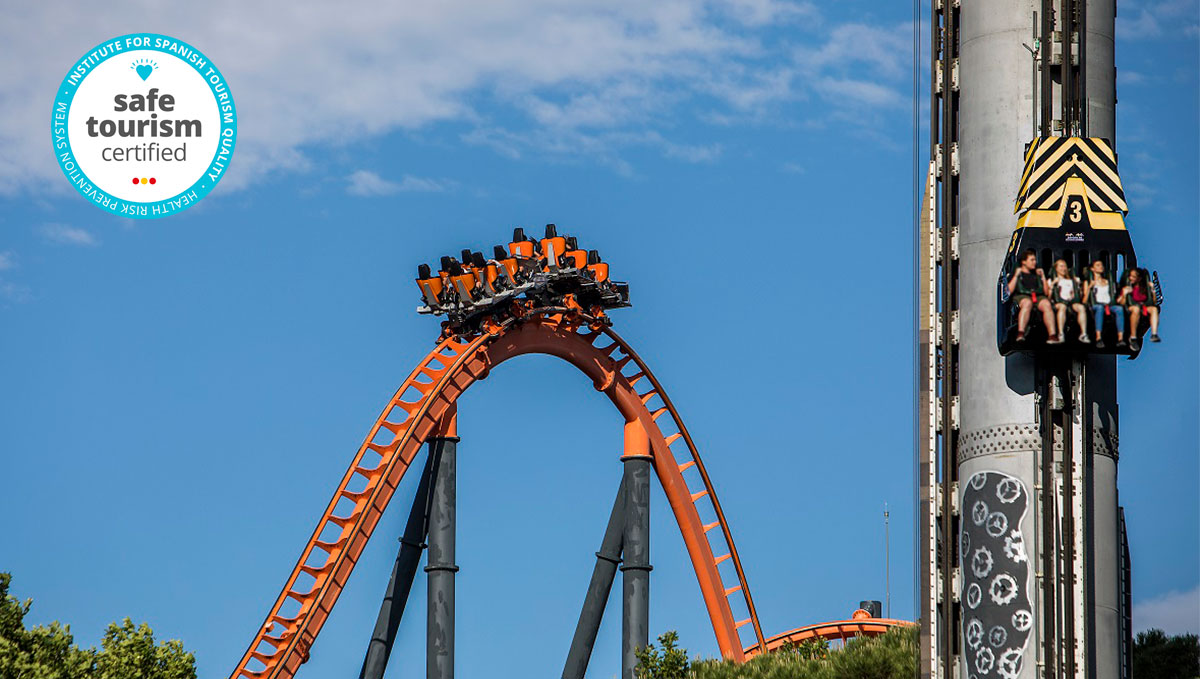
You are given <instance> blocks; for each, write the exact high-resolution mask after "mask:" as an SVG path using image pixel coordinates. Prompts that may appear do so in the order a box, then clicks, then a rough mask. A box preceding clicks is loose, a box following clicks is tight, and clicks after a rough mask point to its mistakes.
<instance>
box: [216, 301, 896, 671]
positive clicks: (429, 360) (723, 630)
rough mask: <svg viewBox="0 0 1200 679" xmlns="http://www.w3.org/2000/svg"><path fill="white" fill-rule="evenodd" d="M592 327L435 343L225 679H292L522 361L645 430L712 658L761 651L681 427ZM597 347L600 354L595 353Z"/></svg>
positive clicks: (623, 355) (651, 382)
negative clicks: (401, 495)
mask: <svg viewBox="0 0 1200 679" xmlns="http://www.w3.org/2000/svg"><path fill="white" fill-rule="evenodd" d="M592 320H593V319H590V318H589V317H587V316H586V315H583V314H580V313H573V312H569V310H567V309H563V308H558V307H555V308H547V309H540V310H535V311H534V312H531V313H529V314H528V316H526V317H525V318H524V319H522V320H519V321H517V320H510V321H508V322H506V323H505V324H504V325H502V326H500V327H498V328H494V329H493V330H492V331H491V332H490V333H488V334H484V335H480V336H478V337H475V338H474V339H471V340H470V341H459V340H457V339H455V338H448V339H444V340H443V341H441V342H440V343H439V344H438V345H437V347H436V348H435V349H434V350H433V351H432V352H430V353H429V354H428V355H427V356H426V357H425V358H424V359H422V360H421V362H420V363H419V364H418V365H417V367H416V368H415V369H414V370H413V372H412V373H411V374H410V375H409V376H408V379H406V380H405V381H404V382H403V383H402V384H401V385H400V388H399V389H398V390H397V391H396V394H395V395H394V396H393V397H392V398H391V400H390V401H388V403H387V405H386V406H385V407H384V409H383V412H382V414H380V416H379V418H378V419H376V421H375V424H374V425H373V426H372V427H371V429H370V431H369V433H368V434H367V437H366V440H365V441H363V444H362V446H361V447H360V448H359V449H358V452H357V453H356V454H355V456H354V458H353V460H352V461H351V463H350V467H349V469H347V471H346V474H345V475H344V476H343V477H342V480H341V482H340V483H339V484H338V487H337V489H336V490H335V491H334V494H333V498H332V499H331V500H330V501H329V504H328V506H327V507H326V508H325V511H324V512H323V513H322V514H321V517H320V519H319V520H318V521H317V526H316V529H315V530H314V531H313V534H312V537H310V538H309V540H308V542H307V543H306V544H305V546H304V549H303V550H302V551H301V553H300V558H299V560H298V561H297V563H296V566H295V568H293V569H292V572H291V574H290V575H289V576H288V579H287V581H286V583H285V584H284V587H283V590H282V591H281V592H280V594H279V596H278V598H277V599H276V600H275V603H274V604H273V605H272V606H271V609H270V611H269V612H268V613H267V617H266V619H265V620H264V622H263V624H262V625H261V626H260V627H259V628H258V630H256V632H255V635H254V638H253V640H252V641H251V643H250V646H249V648H248V649H247V650H246V653H245V655H243V656H242V659H241V661H240V662H239V663H238V665H237V667H236V668H235V669H234V671H233V673H232V674H231V675H230V676H231V679H242V678H246V679H290V678H291V677H293V676H295V674H296V672H297V670H299V668H300V665H301V664H303V663H304V662H305V661H306V660H307V659H308V655H309V652H310V649H311V648H312V645H313V643H314V642H315V641H316V639H317V635H318V634H319V633H320V631H321V628H322V627H323V626H324V624H325V621H326V620H327V619H328V617H329V614H330V613H331V611H332V610H333V606H334V604H336V603H337V599H338V597H339V595H340V594H341V592H342V589H343V587H345V584H346V581H347V580H348V579H349V577H350V573H351V572H352V571H353V570H354V566H355V564H356V563H357V562H358V559H359V557H360V556H361V555H362V552H363V549H364V548H365V547H366V544H367V540H368V539H370V537H371V534H372V532H373V531H374V530H375V526H376V524H378V522H379V519H380V517H381V516H382V515H383V512H384V510H385V509H386V508H387V505H388V503H389V502H390V501H391V499H392V495H393V494H394V493H395V491H396V488H397V487H398V486H399V485H400V482H401V480H402V479H403V478H404V475H405V473H406V472H407V471H408V468H409V467H410V466H411V465H412V462H413V460H414V459H415V458H416V456H417V454H418V453H419V452H420V449H421V446H422V445H423V444H424V443H425V440H426V439H427V438H429V437H430V436H432V435H436V434H437V433H438V428H439V427H441V426H444V425H443V424H442V423H443V422H445V421H447V419H446V417H447V415H448V414H450V413H452V412H454V408H455V403H456V401H457V400H458V397H459V396H460V395H461V394H462V393H463V392H465V391H466V390H467V389H468V388H469V387H470V386H471V385H472V384H474V383H475V382H476V381H478V380H482V379H484V378H486V377H487V375H488V373H489V372H490V371H491V369H492V368H494V367H495V366H498V365H499V364H501V363H503V362H504V361H506V360H508V359H510V358H513V357H515V356H520V355H524V354H546V355H550V356H557V357H559V358H561V359H563V360H565V361H567V362H568V363H571V364H572V365H574V366H575V367H576V368H578V369H579V370H580V371H581V372H583V373H584V374H585V375H587V376H588V377H589V378H591V380H592V384H593V386H594V387H595V388H596V390H598V391H600V392H602V393H604V394H605V395H606V396H608V398H609V400H611V401H612V403H613V405H614V406H616V408H617V410H618V411H619V412H620V413H621V414H622V415H623V416H624V418H625V421H626V422H627V423H633V422H636V423H638V424H640V425H641V426H642V428H644V429H645V431H646V433H647V434H648V436H649V440H650V447H651V453H652V455H653V457H654V468H655V471H656V473H657V475H658V479H659V482H660V483H661V485H662V488H663V491H664V492H665V494H666V497H667V501H668V504H670V506H671V511H672V512H673V514H674V516H675V520H676V522H677V524H678V525H679V530H680V533H681V534H682V536H683V541H684V545H685V546H686V548H687V551H688V555H689V557H690V559H691V562H692V567H693V569H694V571H695V574H696V579H697V581H698V582H699V585H700V591H701V594H702V595H703V598H704V603H705V607H706V609H707V611H708V615H709V618H710V620H711V621H712V625H713V631H714V633H715V634H716V638H717V645H718V647H719V649H720V651H721V654H722V655H723V656H724V657H726V658H729V659H732V660H739V661H740V660H744V659H745V658H746V656H747V655H748V654H750V653H753V652H755V651H752V650H751V649H760V648H764V647H769V641H768V640H766V639H765V638H764V637H763V634H762V628H761V626H760V625H759V621H758V614H757V612H756V610H755V608H754V602H753V599H752V598H751V597H750V589H749V586H748V585H747V583H746V576H745V572H744V570H743V568H742V562H741V558H740V557H739V556H738V553H737V550H736V548H735V547H734V544H733V535H732V533H731V532H730V529H729V525H728V523H727V522H726V520H725V515H724V512H723V511H722V509H721V505H720V503H719V502H718V500H717V494H716V491H715V489H714V488H713V485H712V481H711V479H710V478H709V476H708V472H707V470H706V469H705V466H704V462H703V461H702V460H701V458H700V455H699V452H698V451H697V450H696V446H695V444H694V442H693V441H692V438H691V436H690V435H689V434H688V431H687V428H686V427H685V426H684V424H683V421H682V419H680V417H679V414H678V413H677V412H676V410H675V408H674V406H673V405H672V403H671V401H670V399H669V398H668V397H667V395H666V392H665V391H664V390H663V388H662V385H661V384H660V383H659V382H658V380H657V379H655V377H654V375H653V374H652V373H651V372H650V370H649V368H648V367H647V366H646V364H645V363H644V362H643V361H642V360H641V358H640V357H638V355H637V354H636V353H635V352H634V351H633V349H632V348H631V347H630V346H629V345H628V344H627V343H626V342H625V341H624V340H622V339H621V338H620V337H619V336H618V335H617V334H616V333H615V332H613V331H612V330H611V329H610V328H608V327H605V326H603V325H602V324H593V325H594V326H595V327H594V328H589V327H588V323H589V322H590V321H592ZM600 340H605V342H604V343H603V346H597V342H599V341H600ZM639 385H640V386H639ZM664 415H666V416H668V417H666V418H665V419H664V418H663V416H664ZM677 454H678V457H677ZM739 618H740V619H739ZM872 622H883V621H872ZM747 626H749V628H750V629H752V630H753V633H754V640H755V642H756V643H755V645H753V646H751V647H750V649H743V643H744V642H743V641H742V639H741V637H740V634H741V632H740V631H739V630H741V629H742V628H744V627H747ZM804 629H808V628H804ZM797 632H799V630H797ZM789 634H791V633H789ZM779 643H780V644H782V643H784V642H782V641H781V642H779Z"/></svg>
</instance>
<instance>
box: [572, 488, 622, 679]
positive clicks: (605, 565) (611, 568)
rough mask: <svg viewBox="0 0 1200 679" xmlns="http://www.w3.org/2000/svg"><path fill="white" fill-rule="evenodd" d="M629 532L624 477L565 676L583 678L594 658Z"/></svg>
mask: <svg viewBox="0 0 1200 679" xmlns="http://www.w3.org/2000/svg"><path fill="white" fill-rule="evenodd" d="M624 533H625V481H624V479H623V478H622V480H621V485H620V488H618V489H617V498H616V499H615V500H613V508H612V513H611V514H609V515H608V528H606V529H605V531H604V540H603V541H602V542H601V543H600V551H598V552H596V566H595V568H593V569H592V581H591V582H590V583H588V590H587V596H585V597H584V599H583V610H581V611H580V612H579V623H578V624H577V625H575V636H574V637H572V638H571V650H570V651H569V652H568V653H567V664H566V665H565V666H564V667H563V673H562V676H563V679H583V675H584V674H585V673H586V672H587V666H588V661H589V660H591V658H592V647H593V646H594V645H595V644H596V633H597V632H599V631H600V621H601V619H603V618H604V607H605V604H607V603H608V594H609V592H611V591H612V584H613V578H614V577H615V576H616V574H617V565H618V564H620V563H621V543H622V541H623V538H624Z"/></svg>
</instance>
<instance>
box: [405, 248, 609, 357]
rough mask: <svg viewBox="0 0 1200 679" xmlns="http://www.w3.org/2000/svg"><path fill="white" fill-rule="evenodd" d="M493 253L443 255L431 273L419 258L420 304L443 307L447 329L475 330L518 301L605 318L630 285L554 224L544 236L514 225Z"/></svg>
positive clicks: (422, 309) (437, 311) (432, 309)
mask: <svg viewBox="0 0 1200 679" xmlns="http://www.w3.org/2000/svg"><path fill="white" fill-rule="evenodd" d="M492 253H493V257H492V259H487V258H486V257H484V255H483V253H482V252H472V251H470V250H463V251H462V252H461V253H460V255H461V256H460V258H458V259H456V258H454V257H451V256H445V257H442V259H441V266H440V269H439V270H438V272H437V273H436V274H435V273H434V272H433V270H432V268H431V267H430V266H429V265H428V264H421V265H420V266H418V267H417V287H419V288H420V290H421V299H422V302H423V304H422V305H421V306H418V307H417V312H418V313H422V314H434V315H445V316H446V318H447V329H448V330H449V331H450V332H453V333H454V334H457V335H473V334H478V333H480V332H482V331H483V329H484V327H485V324H486V323H487V322H488V321H492V322H501V321H503V320H505V319H506V318H507V317H510V316H512V315H514V314H516V313H519V312H520V311H519V310H520V309H522V308H537V307H563V308H572V309H578V310H582V311H586V312H588V313H589V314H591V315H592V316H596V317H598V318H601V319H604V320H605V321H606V319H605V317H604V311H605V310H607V309H616V308H621V307H627V306H629V285H628V284H627V283H623V282H617V281H613V280H610V279H609V275H608V264H606V263H604V262H603V261H601V259H600V254H599V253H598V252H596V251H595V250H590V251H586V250H582V249H580V248H579V245H578V242H577V240H576V239H575V237H574V236H559V235H558V229H557V227H555V225H553V224H548V225H546V233H545V237H544V238H541V239H533V238H530V237H528V236H526V235H525V230H524V229H522V228H517V229H514V231H513V238H512V241H511V242H510V243H509V244H508V247H507V248H505V247H504V246H501V245H497V246H495V247H494V248H493V250H492Z"/></svg>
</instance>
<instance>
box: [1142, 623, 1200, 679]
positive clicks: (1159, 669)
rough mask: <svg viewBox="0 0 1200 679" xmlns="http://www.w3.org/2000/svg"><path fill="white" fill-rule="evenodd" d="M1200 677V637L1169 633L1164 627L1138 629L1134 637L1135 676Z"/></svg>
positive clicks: (1157, 678)
mask: <svg viewBox="0 0 1200 679" xmlns="http://www.w3.org/2000/svg"><path fill="white" fill-rule="evenodd" d="M1196 677H1200V637H1197V636H1196V635H1195V634H1180V635H1178V636H1167V634H1166V633H1165V632H1163V631H1162V630H1160V629H1151V630H1146V631H1145V632H1138V635H1137V637H1135V638H1134V640H1133V679H1196Z"/></svg>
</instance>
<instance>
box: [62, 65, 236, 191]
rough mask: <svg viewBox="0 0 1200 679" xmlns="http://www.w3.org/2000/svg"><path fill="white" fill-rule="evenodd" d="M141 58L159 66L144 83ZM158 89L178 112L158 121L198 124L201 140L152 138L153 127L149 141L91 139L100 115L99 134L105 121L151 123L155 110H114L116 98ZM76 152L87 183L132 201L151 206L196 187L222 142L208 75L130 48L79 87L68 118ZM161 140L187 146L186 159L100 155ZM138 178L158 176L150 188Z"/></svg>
mask: <svg viewBox="0 0 1200 679" xmlns="http://www.w3.org/2000/svg"><path fill="white" fill-rule="evenodd" d="M141 59H148V60H150V61H153V62H156V63H157V64H158V68H157V69H155V71H154V72H153V73H151V74H150V77H148V78H146V80H145V81H143V80H142V78H141V76H139V75H138V74H137V72H136V71H135V70H134V69H133V68H130V66H131V65H132V64H133V63H134V62H135V61H139V60H141ZM155 87H156V88H158V96H159V98H160V99H161V97H162V96H163V95H164V94H170V95H171V96H173V97H174V98H175V109H174V110H173V111H162V110H156V111H154V113H157V114H158V118H157V120H156V121H155V124H157V121H159V120H199V121H200V127H201V136H199V137H194V136H193V137H162V136H159V137H151V136H148V134H149V126H147V130H146V132H147V136H145V137H120V136H117V135H113V136H111V137H103V136H97V137H89V136H88V131H87V121H88V118H90V117H92V116H95V118H96V121H97V125H96V128H97V131H99V121H101V120H114V121H117V120H142V119H147V120H148V119H150V113H151V112H150V111H138V112H131V111H121V112H117V111H114V110H113V107H114V106H115V102H114V101H113V97H115V96H116V95H118V94H126V95H132V94H141V95H143V96H145V95H147V94H148V93H149V92H150V89H151V88H155ZM67 131H68V134H69V135H70V140H71V150H72V152H73V153H74V154H75V159H76V161H77V162H78V163H79V167H80V169H81V170H83V172H84V174H86V175H87V176H88V179H90V180H91V181H92V183H93V184H95V185H96V186H97V187H99V188H100V189H102V190H104V191H106V192H108V193H109V194H111V195H113V196H115V197H117V198H120V199H122V200H127V201H130V202H137V203H146V202H153V201H159V200H165V199H167V198H171V197H173V196H175V195H177V194H179V193H181V192H183V191H186V190H187V189H189V188H191V187H192V185H193V184H195V183H196V181H197V180H199V179H200V178H201V177H202V176H203V175H204V173H205V171H206V170H207V169H208V167H209V165H210V163H212V159H213V155H214V154H215V153H216V152H217V141H218V138H219V137H220V132H221V119H220V112H219V111H218V108H217V101H216V98H215V97H214V96H213V93H212V90H211V89H209V87H208V83H206V82H205V80H204V77H203V76H202V75H200V73H198V72H197V71H196V69H194V68H192V67H191V65H189V64H188V63H187V62H185V61H183V60H182V59H179V58H178V57H176V56H174V55H172V54H169V53H166V52H158V51H154V50H131V51H129V52H123V53H120V54H117V55H116V56H113V57H112V58H110V59H108V60H106V61H105V62H104V63H102V64H100V65H98V66H96V67H95V68H94V69H92V71H91V73H89V74H88V75H87V77H86V78H84V80H83V82H82V83H80V85H79V89H78V90H77V91H76V93H75V97H74V99H73V100H72V102H71V113H70V116H69V117H68V118H67ZM150 142H158V144H159V146H160V148H161V147H163V146H166V147H170V148H177V147H179V146H181V145H182V144H184V143H186V144H187V161H186V162H179V161H177V160H172V161H165V162H163V161H159V162H146V161H140V162H139V161H135V160H126V161H119V162H118V161H105V160H103V159H101V152H102V151H103V150H104V149H106V148H109V147H131V146H140V145H142V144H146V143H150ZM134 177H146V178H149V177H154V178H155V180H156V182H155V183H154V184H153V185H151V184H144V185H143V184H139V185H137V186H135V185H134V184H133V178H134Z"/></svg>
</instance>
